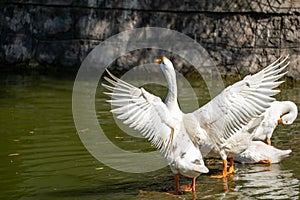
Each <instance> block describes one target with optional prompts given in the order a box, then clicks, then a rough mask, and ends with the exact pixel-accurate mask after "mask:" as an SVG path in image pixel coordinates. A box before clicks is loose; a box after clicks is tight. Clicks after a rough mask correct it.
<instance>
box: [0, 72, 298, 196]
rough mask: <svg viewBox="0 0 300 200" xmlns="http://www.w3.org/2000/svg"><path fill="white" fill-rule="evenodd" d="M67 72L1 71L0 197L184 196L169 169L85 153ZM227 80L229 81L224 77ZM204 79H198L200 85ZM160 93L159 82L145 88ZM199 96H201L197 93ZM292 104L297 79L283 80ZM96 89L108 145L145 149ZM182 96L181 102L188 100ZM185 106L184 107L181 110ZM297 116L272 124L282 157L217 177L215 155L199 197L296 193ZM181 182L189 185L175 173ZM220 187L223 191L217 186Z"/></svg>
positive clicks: (197, 90) (239, 166) (204, 97)
mask: <svg viewBox="0 0 300 200" xmlns="http://www.w3.org/2000/svg"><path fill="white" fill-rule="evenodd" d="M73 80H74V79H73V78H67V79H64V78H62V77H61V78H54V77H53V76H46V75H36V74H11V73H2V74H1V80H0V102H1V103H0V106H1V114H0V121H1V125H0V126H1V140H0V146H1V152H0V159H1V162H0V199H192V198H193V195H192V194H190V193H187V194H184V195H182V196H172V195H168V194H166V193H165V191H168V190H172V189H174V188H173V186H174V183H173V182H174V180H173V175H172V174H171V172H170V169H169V167H165V168H163V169H160V170H157V171H154V172H149V173H144V174H130V173H124V172H119V171H116V170H114V169H111V168H109V167H107V166H105V165H103V164H102V163H101V162H99V161H97V160H96V159H95V158H93V157H92V156H91V155H90V154H89V153H88V152H87V150H86V149H85V148H84V146H83V144H82V143H81V141H80V139H79V137H78V135H77V134H76V129H75V126H74V122H73V117H72V99H71V97H72V88H73ZM190 82H191V84H192V85H193V86H194V87H195V88H194V90H195V93H196V94H197V96H199V94H200V98H201V101H200V100H199V104H203V103H205V101H207V100H208V99H209V94H208V93H207V91H206V90H205V89H203V88H201V85H202V84H199V81H198V80H190ZM227 82H228V83H230V82H231V80H228V81H227ZM203 85H204V83H203ZM153 90H154V92H158V93H161V94H162V96H163V95H164V92H165V88H159V87H158V88H157V89H153ZM201 94H202V95H201ZM277 97H278V99H280V100H286V99H288V100H291V101H294V102H296V104H297V105H298V107H299V105H300V83H299V82H291V81H288V82H286V83H285V84H283V86H282V92H281V93H280V95H278V96H277ZM105 98H107V97H106V96H104V95H102V94H99V97H98V99H97V102H96V104H97V105H98V107H102V108H103V110H101V109H102V108H99V112H98V115H99V116H98V117H99V120H101V122H100V124H101V125H102V126H103V127H104V128H105V129H106V130H107V131H106V133H107V134H108V135H107V136H108V137H109V138H110V139H111V140H113V142H114V143H115V144H117V145H118V146H120V147H122V148H127V149H130V150H132V151H152V150H153V147H151V145H150V144H149V143H148V142H147V141H146V140H145V139H142V138H134V137H132V136H128V135H126V134H124V133H122V132H121V131H120V130H119V129H118V128H116V126H115V122H114V121H113V118H112V116H111V114H110V113H109V112H107V111H108V110H109V105H108V104H105V103H104V101H105ZM188 102H189V99H183V102H182V105H189V104H188ZM186 109H187V110H188V109H189V108H186ZM299 124H300V120H299V117H298V119H297V120H296V122H295V123H294V124H293V125H291V126H279V127H278V128H277V129H276V132H275V133H274V136H273V141H272V142H273V144H274V146H276V147H278V148H281V149H289V148H291V149H292V150H293V153H292V154H291V156H290V157H288V158H286V159H284V160H283V161H282V162H281V163H280V164H274V165H271V166H270V167H268V166H263V165H242V164H237V165H236V168H237V170H238V171H237V173H236V174H235V175H234V176H232V177H229V178H228V183H227V184H225V185H224V183H223V181H222V180H219V179H211V178H210V177H209V175H210V174H211V173H217V172H218V171H219V170H221V162H220V161H219V160H216V161H215V162H213V163H212V164H210V165H208V167H209V168H211V169H212V170H211V172H210V174H208V175H201V176H200V177H199V178H198V179H197V186H196V187H197V193H196V196H197V197H198V198H199V199H242V198H243V199H244V198H248V199H298V198H299V185H300V183H299V180H300V169H299V167H298V166H299V165H300V163H299V162H300V145H299V143H300V133H299V126H300V125H299ZM180 181H181V182H180V183H181V184H188V183H190V179H188V178H184V177H182V178H181V180H180ZM224 187H228V188H229V191H228V192H224Z"/></svg>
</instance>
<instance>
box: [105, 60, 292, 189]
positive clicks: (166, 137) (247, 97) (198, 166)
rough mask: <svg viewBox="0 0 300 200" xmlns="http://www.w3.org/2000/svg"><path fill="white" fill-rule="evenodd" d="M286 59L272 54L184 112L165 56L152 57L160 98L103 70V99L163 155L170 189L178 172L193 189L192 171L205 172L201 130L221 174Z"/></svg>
mask: <svg viewBox="0 0 300 200" xmlns="http://www.w3.org/2000/svg"><path fill="white" fill-rule="evenodd" d="M286 59H287V58H285V59H284V60H283V61H281V62H280V61H279V59H278V60H276V61H275V62H274V63H272V64H271V65H269V66H268V67H267V68H265V69H263V70H262V71H260V72H259V73H257V74H255V75H252V76H251V75H248V76H246V77H245V78H244V79H243V80H241V81H239V82H237V83H235V84H234V85H232V86H229V87H227V88H226V89H225V90H223V91H222V92H221V93H220V94H219V95H218V96H216V97H215V98H214V99H212V100H211V101H210V102H209V103H207V104H206V105H204V106H203V107H201V108H200V109H198V110H196V111H194V112H193V113H188V114H184V113H183V112H182V111H181V110H180V108H179V105H178V102H177V83H176V76H175V70H174V67H173V64H172V63H171V61H170V60H169V59H167V58H166V57H163V58H162V59H161V60H159V61H158V62H159V63H160V67H161V69H162V72H163V73H164V75H165V78H166V80H167V82H168V86H169V90H168V95H167V97H166V100H165V102H162V101H161V99H160V98H159V97H156V96H155V95H152V94H150V93H149V92H147V91H146V90H144V89H143V88H137V87H134V86H132V85H130V84H128V83H126V82H124V81H122V80H120V79H118V78H116V77H115V76H113V75H112V74H111V73H109V72H108V73H109V75H110V76H111V78H112V79H110V78H107V77H105V79H106V80H107V81H108V82H109V83H110V84H111V85H112V86H109V85H106V84H103V86H104V87H106V88H107V89H108V90H110V91H111V93H107V94H108V95H110V96H111V100H109V102H110V103H111V104H112V106H113V107H115V108H114V109H113V110H112V112H113V113H115V114H117V115H118V118H120V119H122V120H123V122H124V123H125V124H128V125H129V126H130V127H132V128H134V129H135V130H138V131H140V132H141V133H142V134H143V136H145V137H146V138H148V140H149V141H150V142H151V143H153V144H154V145H155V146H156V147H157V148H158V149H159V150H160V151H161V152H162V154H163V155H164V157H165V158H166V159H167V161H168V163H169V165H170V167H171V170H172V172H173V173H174V174H175V180H176V191H175V192H176V193H178V192H179V190H178V174H179V173H180V174H182V175H184V176H187V177H192V178H193V183H192V188H191V189H192V190H195V188H194V186H195V177H197V176H198V175H200V173H207V172H208V169H207V168H206V167H205V165H204V162H203V159H202V155H201V153H200V151H199V146H198V143H199V139H200V141H201V137H203V136H205V137H207V138H208V139H209V141H210V143H211V146H212V148H214V149H215V150H216V151H217V152H218V153H219V154H220V156H221V158H222V159H223V161H224V169H223V176H226V175H227V171H226V173H224V170H225V166H226V169H227V163H225V161H226V159H227V156H228V155H229V156H232V154H234V155H235V154H236V153H241V152H242V151H244V150H245V149H246V148H247V147H246V146H247V144H248V140H249V138H250V136H248V135H250V134H248V133H244V131H242V130H243V127H244V125H246V124H247V123H249V121H250V120H251V119H252V118H253V117H256V116H259V115H261V114H262V113H263V112H264V111H265V110H266V109H267V108H268V107H269V106H270V103H271V102H273V101H274V98H272V97H271V96H273V95H275V94H277V93H278V92H279V91H277V90H273V88H275V87H278V86H279V85H280V84H281V83H282V81H278V82H276V81H277V80H278V79H280V78H281V77H282V76H284V75H285V73H283V72H282V71H283V70H284V69H285V68H286V66H287V65H288V63H285V61H286ZM282 65H284V66H282ZM242 134H245V135H242ZM245 136H246V137H245ZM245 138H246V139H245ZM242 143H245V145H241V144H242Z"/></svg>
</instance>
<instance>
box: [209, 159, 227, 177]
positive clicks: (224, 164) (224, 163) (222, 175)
mask: <svg viewBox="0 0 300 200" xmlns="http://www.w3.org/2000/svg"><path fill="white" fill-rule="evenodd" d="M227 175H228V173H227V160H223V171H222V174H221V175H215V176H211V177H212V178H224V177H226V176H227Z"/></svg>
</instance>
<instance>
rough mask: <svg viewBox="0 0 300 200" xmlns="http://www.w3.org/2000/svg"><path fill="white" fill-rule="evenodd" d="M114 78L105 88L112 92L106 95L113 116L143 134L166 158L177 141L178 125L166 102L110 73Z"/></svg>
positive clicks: (104, 85) (107, 79) (106, 78)
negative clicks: (174, 136)
mask: <svg viewBox="0 0 300 200" xmlns="http://www.w3.org/2000/svg"><path fill="white" fill-rule="evenodd" d="M107 73H108V74H109V76H110V77H111V78H108V77H104V79H105V80H106V81H107V82H108V83H110V85H107V84H102V86H103V87H105V88H106V89H107V90H109V91H110V92H105V94H107V95H109V96H110V97H111V99H110V100H107V102H109V103H111V105H112V107H113V109H112V110H111V112H112V113H114V114H116V115H117V118H118V119H121V120H122V121H123V123H124V124H127V125H129V127H131V128H133V129H135V130H137V131H139V132H141V133H142V135H143V136H144V137H146V138H147V139H148V140H149V141H150V142H151V143H152V144H154V145H155V146H156V148H158V149H159V150H160V151H161V152H162V153H163V154H164V156H166V155H167V153H168V149H169V147H170V144H171V142H172V139H173V134H174V122H173V119H172V118H171V114H170V112H169V110H168V108H167V107H166V105H165V104H164V103H163V102H162V100H161V99H160V98H159V97H157V96H155V95H152V94H150V93H149V92H147V91H146V90H145V89H143V88H137V87H135V86H133V85H131V84H129V83H127V82H125V81H122V80H121V79H119V78H117V77H115V76H114V75H113V74H111V73H110V72H109V71H108V70H107Z"/></svg>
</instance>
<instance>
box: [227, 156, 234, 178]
mask: <svg viewBox="0 0 300 200" xmlns="http://www.w3.org/2000/svg"><path fill="white" fill-rule="evenodd" d="M229 161H230V165H229V169H228V174H233V173H234V159H233V157H230V158H229Z"/></svg>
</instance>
